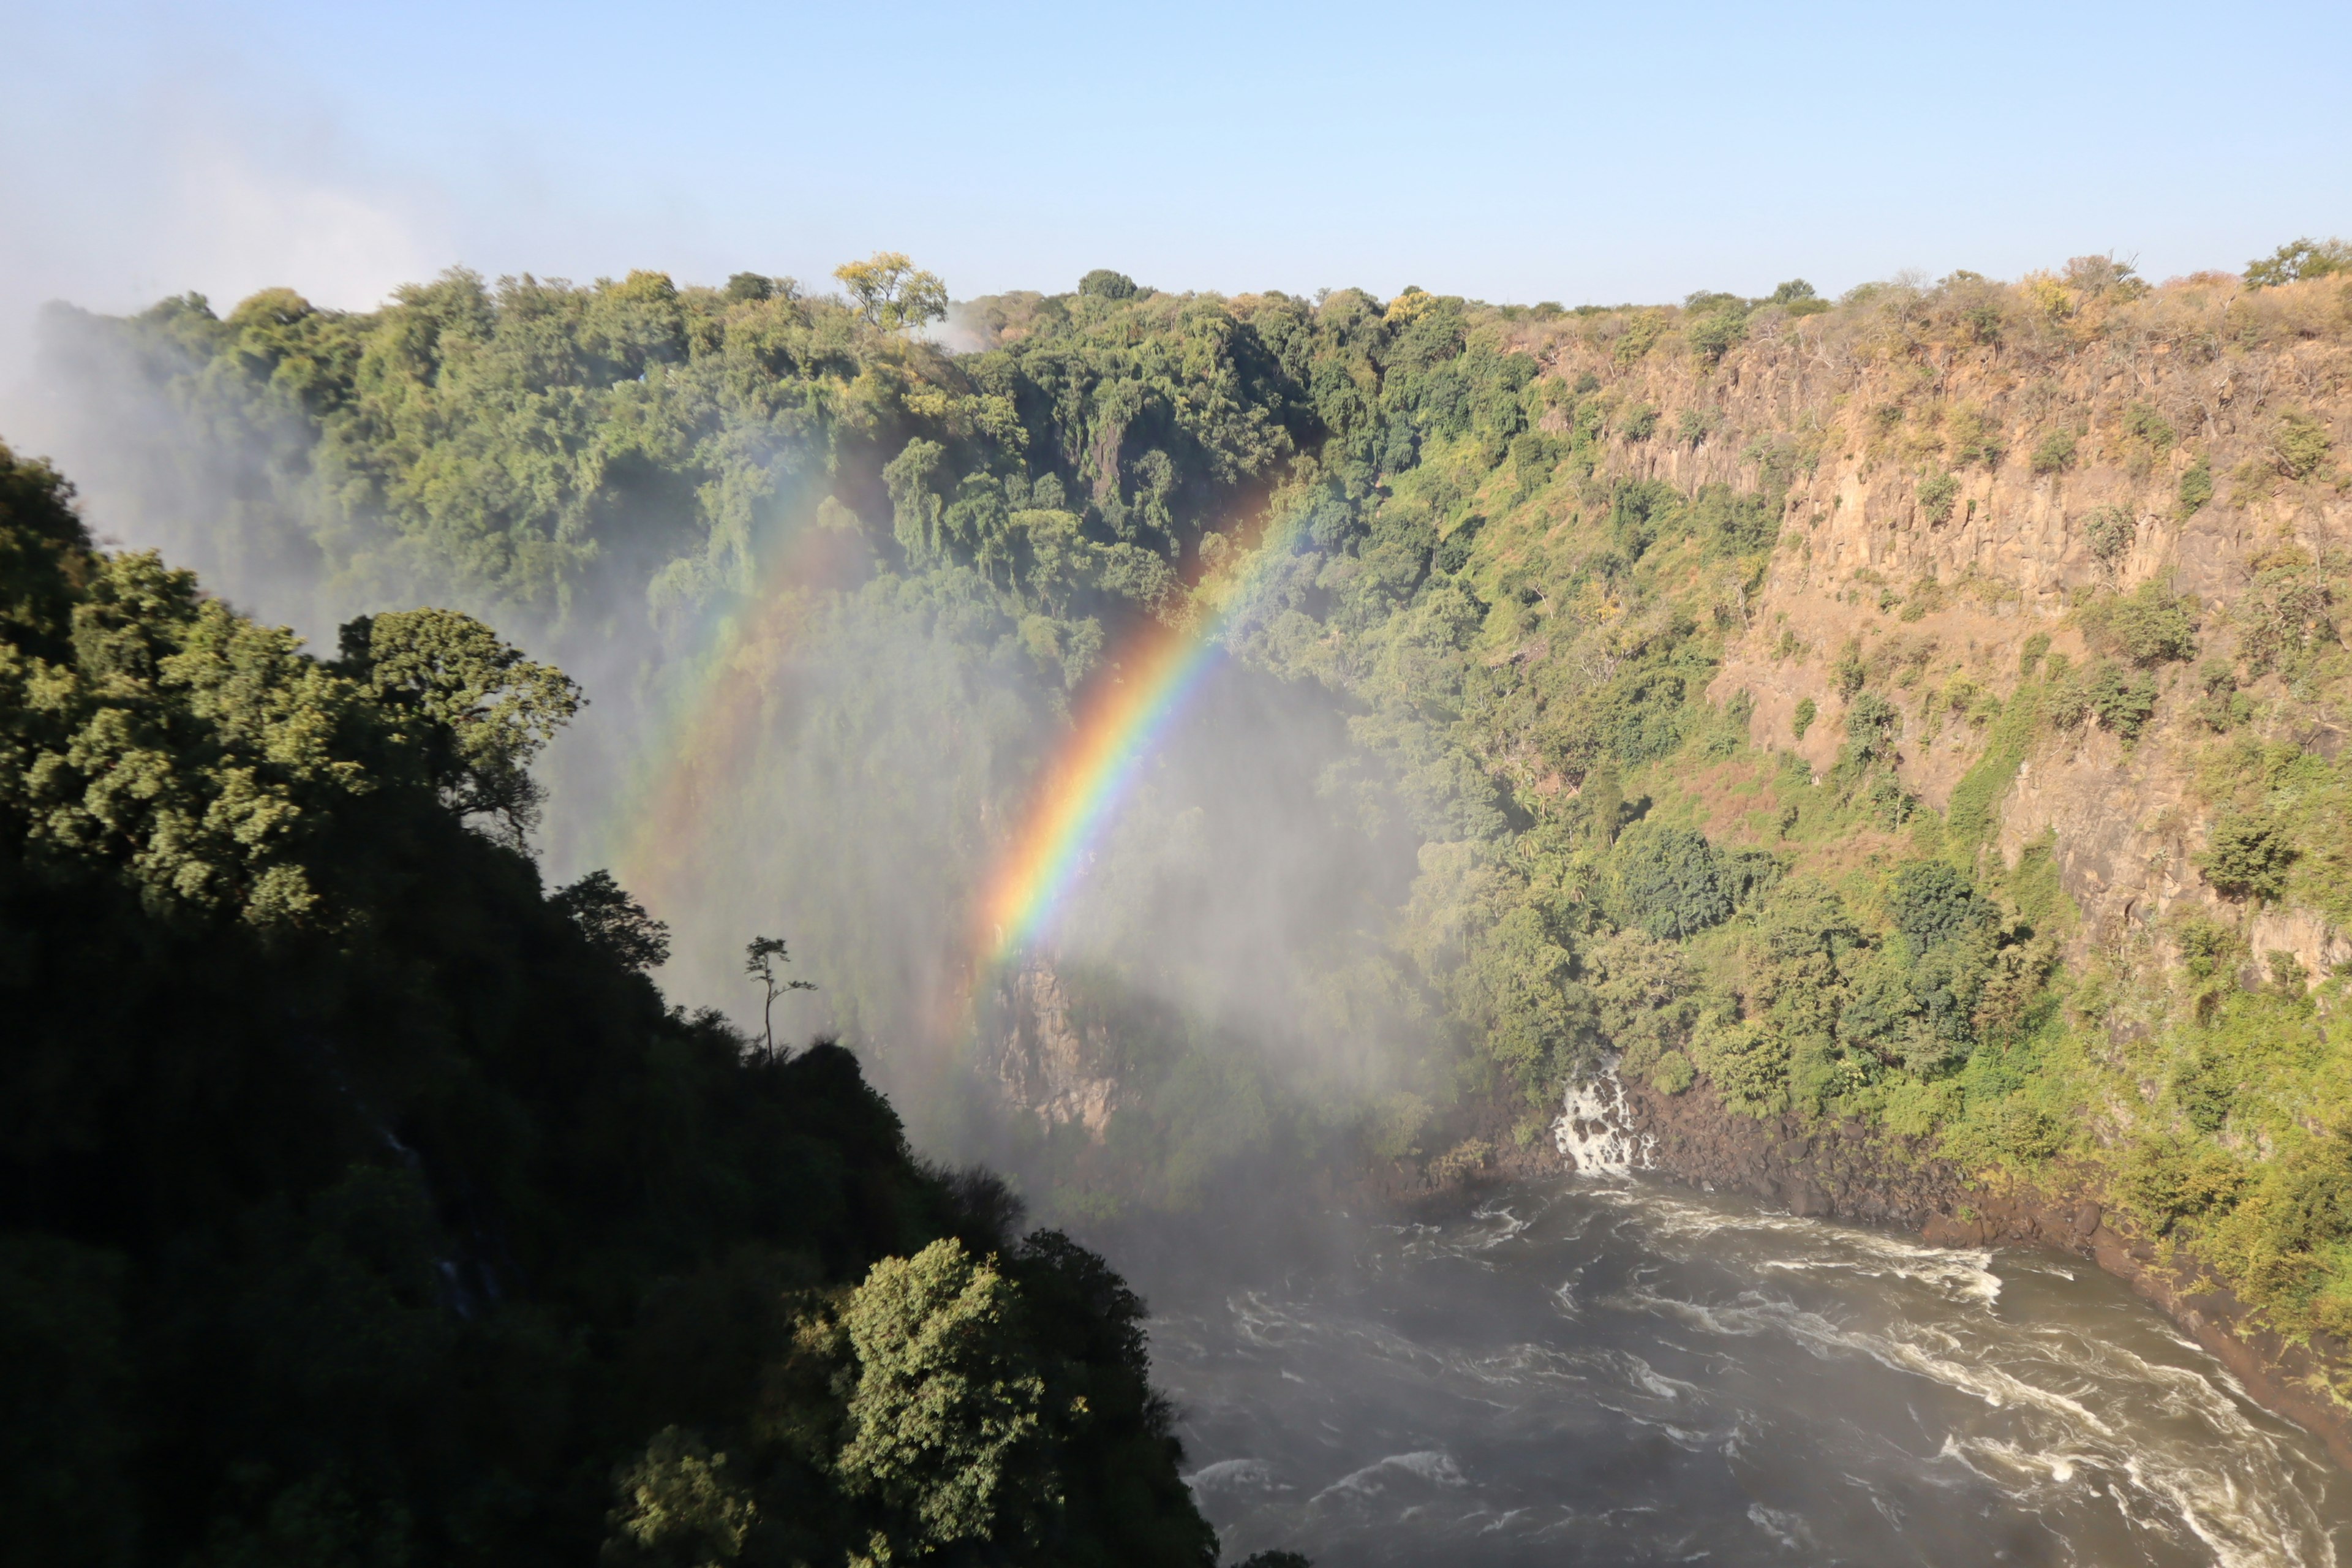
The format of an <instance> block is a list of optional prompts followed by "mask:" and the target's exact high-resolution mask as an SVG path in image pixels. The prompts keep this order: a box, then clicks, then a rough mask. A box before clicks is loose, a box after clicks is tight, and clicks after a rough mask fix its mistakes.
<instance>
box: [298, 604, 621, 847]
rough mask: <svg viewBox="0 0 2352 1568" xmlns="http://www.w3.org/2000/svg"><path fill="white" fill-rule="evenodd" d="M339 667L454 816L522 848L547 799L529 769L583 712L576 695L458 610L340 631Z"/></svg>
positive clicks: (407, 613)
mask: <svg viewBox="0 0 2352 1568" xmlns="http://www.w3.org/2000/svg"><path fill="white" fill-rule="evenodd" d="M340 640H341V654H342V657H341V659H340V660H339V661H338V663H337V665H336V667H335V668H337V669H338V670H340V671H341V673H342V674H344V675H347V676H349V677H350V678H351V679H352V680H353V681H355V682H356V683H357V684H358V686H359V689H361V691H362V692H363V693H365V694H366V695H367V696H368V697H369V698H370V699H372V700H373V701H375V702H376V703H377V704H378V705H379V706H380V707H381V708H383V710H385V711H387V712H389V713H393V714H395V715H397V716H398V722H400V724H401V725H402V733H403V734H404V736H405V737H407V738H410V739H413V740H414V741H415V742H417V743H418V744H419V745H420V746H421V748H422V750H423V754H424V757H425V766H426V769H427V771H428V773H429V775H430V777H431V780H432V782H433V784H434V785H435V786H436V788H438V789H439V790H440V791H441V794H442V798H443V799H444V800H446V802H447V803H448V805H449V806H450V808H451V809H452V810H454V811H456V812H457V813H458V814H459V815H460V816H487V817H488V818H489V819H490V826H491V827H492V831H493V832H494V833H495V834H496V835H497V836H498V837H501V838H503V839H505V840H506V841H507V842H509V843H512V844H518V845H519V844H520V843H522V842H523V840H524V838H525V837H526V836H527V835H528V834H529V833H530V830H531V829H532V828H534V827H536V826H538V825H539V814H540V805H541V800H542V799H543V798H544V795H545V791H544V790H542V789H541V786H540V784H539V783H538V781H537V780H535V779H533V778H532V777H531V774H530V763H531V761H532V759H533V758H535V757H537V756H538V754H539V752H540V751H541V748H542V747H544V746H545V745H546V744H547V742H549V741H551V740H552V739H553V738H554V737H555V733H556V731H558V730H560V729H562V727H563V725H564V723H565V722H566V721H568V720H570V719H571V717H572V715H573V714H574V713H576V712H578V711H579V710H580V701H581V698H580V688H579V687H578V686H577V685H576V684H575V683H574V682H573V681H572V679H571V677H569V676H567V675H565V674H564V673H563V672H562V670H560V669H558V668H555V667H554V666H553V665H551V664H541V663H538V662H536V661H534V660H531V659H529V658H524V657H523V655H522V653H521V652H520V650H518V649H516V648H514V647H509V645H508V644H507V643H506V642H505V641H503V640H502V639H501V638H500V637H499V635H498V634H497V633H496V632H494V631H492V630H491V629H490V628H489V627H488V626H484V625H483V624H482V623H481V622H479V621H478V620H476V619H474V617H473V616H466V615H460V614H458V613H457V612H456V611H454V610H429V609H428V610H394V611H387V612H385V613H384V614H382V615H376V616H360V617H359V618H358V619H357V620H354V621H352V622H351V623H350V624H348V625H347V626H344V627H343V628H342V633H341V639H340Z"/></svg>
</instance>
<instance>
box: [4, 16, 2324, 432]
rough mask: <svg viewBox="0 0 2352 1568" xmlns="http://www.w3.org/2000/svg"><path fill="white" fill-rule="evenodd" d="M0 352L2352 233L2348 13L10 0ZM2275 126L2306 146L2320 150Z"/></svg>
mask: <svg viewBox="0 0 2352 1568" xmlns="http://www.w3.org/2000/svg"><path fill="white" fill-rule="evenodd" d="M0 14H5V18H6V26H7V30H8V34H9V37H10V47H9V49H8V51H7V58H6V60H5V63H0V210H5V212H6V213H7V214H8V221H6V222H5V224H0V385H10V384H16V383H18V382H19V381H20V380H21V376H22V372H23V369H24V364H25V360H26V354H27V352H28V349H29V342H30V324H29V321H30V316H31V313H32V310H34V309H35V308H36V307H37V305H38V304H39V303H40V302H41V301H43V300H49V299H58V298H62V299H67V300H72V301H74V302H76V303H79V304H82V305H85V306H88V307H90V308H94V309H100V310H124V309H129V308H133V307H137V306H140V305H143V304H145V303H148V302H151V301H152V300H154V299H155V298H157V297H159V296H161V295H163V294H166V293H175V292H179V291H181V290H184V289H199V290H202V291H204V292H205V293H207V294H208V295H210V296H211V297H212V298H213V299H214V300H215V302H216V303H218V304H220V305H222V306H223V307H226V305H227V304H228V303H230V302H233V301H234V300H236V299H237V298H239V297H241V296H243V295H244V294H246V293H247V292H249V291H251V290H252V289H256V288H258V287H262V286H264V285H271V284H279V283H284V284H289V285H291V286H293V287H295V288H297V289H300V290H302V291H303V292H304V293H306V294H308V295H310V296H311V297H312V298H314V299H316V300H319V301H320V302H322V303H327V304H332V305H336V306H342V307H352V308H359V307H366V306H369V305H372V304H373V303H374V302H375V301H376V300H379V299H380V298H381V297H382V296H383V293H384V291H385V290H386V289H389V288H390V287H392V286H394V285H395V284H397V283H399V282H402V281H404V280H408V279H418V278H424V277H429V276H431V275H432V274H433V273H435V272H436V271H438V270H440V269H441V268H444V267H446V266H449V265H452V264H455V263H463V264H465V265H468V266H471V267H474V268H478V269H480V270H481V271H483V272H485V273H487V274H489V275H492V276H496V275H498V274H499V273H502V272H509V271H522V270H531V271H536V272H538V273H540V274H541V275H549V274H554V275H568V276H572V277H578V278H583V279H584V278H588V277H593V276H596V275H599V274H608V273H609V274H613V275H618V274H620V273H621V272H624V271H625V270H626V269H628V268H632V267H651V268H667V269H669V270H671V271H673V272H674V273H676V274H677V275H678V276H679V277H681V278H699V279H717V278H723V277H724V276H726V275H727V274H728V273H729V272H730V271H733V270H735V269H738V268H755V269H758V270H761V271H766V272H772V273H779V274H792V275H795V276H799V277H802V278H804V279H824V277H825V276H826V275H827V273H828V272H829V271H830V269H831V268H832V267H833V266H834V265H835V263H837V262H838V261H840V260H841V259H843V258H845V257H849V256H856V255H863V254H865V253H866V252H868V251H870V250H872V249H875V248H877V247H891V248H897V249H903V250H906V251H908V252H910V253H912V254H913V255H915V256H916V257H917V258H919V259H920V260H921V261H922V262H923V263H924V264H926V265H928V266H929V267H932V268H936V269H937V270H939V271H940V273H941V274H942V275H943V276H944V277H945V278H946V279H948V282H949V284H950V288H951V289H953V290H954V291H955V293H956V294H957V295H958V296H959V297H965V298H968V297H971V296H972V295H976V294H981V293H985V292H989V291H992V290H996V289H1006V288H1015V287H1019V288H1038V287H1045V288H1051V287H1056V286H1060V287H1066V286H1067V284H1068V281H1069V280H1070V279H1076V277H1077V276H1078V274H1079V273H1081V272H1083V271H1084V270H1085V269H1087V268H1090V267H1094V266H1100V265H1109V266H1116V267H1118V268H1122V269H1124V270H1126V271H1128V272H1129V273H1131V274H1133V275H1134V276H1136V277H1138V278H1139V279H1144V280H1146V281H1149V282H1155V283H1158V284H1160V286H1163V287H1171V288H1208V289H1225V290H1239V289H1257V288H1267V287H1279V288H1284V289H1292V290H1296V291H1301V292H1307V291H1311V290H1313V289H1316V288H1318V287H1330V286H1344V285H1350V284H1354V285H1361V286H1363V287H1366V288H1370V289H1374V290H1376V291H1380V292H1381V293H1384V294H1385V293H1388V292H1391V291H1393V290H1395V289H1399V288H1401V287H1402V286H1403V285H1405V284H1406V283H1420V284H1423V285H1424V286H1427V287H1432V288H1442V289H1445V290H1447V291H1459V292H1463V293H1466V294H1469V295H1472V296H1474V297H1481V298H1486V299H1491V300H1498V301H1507V300H1517V301H1520V302H1527V303H1532V302H1534V301H1537V300H1547V299H1552V300H1560V301H1562V302H1564V303H1568V304H1575V303H1578V302H1580V301H1587V300H1591V301H1611V300H1625V299H1643V300H1663V299H1673V298H1679V297H1680V296H1681V295H1683V294H1684V293H1685V292H1687V291H1688V290H1690V289H1698V288H1711V289H1733V290H1736V291H1747V292H1760V291H1763V290H1766V289H1769V288H1770V287H1771V286H1772V285H1773V284H1774V282H1776V281H1777V280H1778V279H1782V278H1785V277H1790V276H1794V275H1800V274H1801V275H1803V276H1806V277H1808V278H1811V279H1812V280H1813V282H1815V283H1816V284H1817V285H1818V286H1820V287H1821V288H1822V289H1823V290H1824V291H1827V292H1835V291H1836V290H1838V289H1843V288H1844V287H1847V286H1850V285H1852V284H1853V283H1855V282H1858V281H1861V280H1864V279H1869V278H1874V277H1880V276H1885V275H1887V274H1889V273H1891V272H1894V271H1895V270H1897V269H1899V268H1906V267H1917V268H1923V269H1925V270H1927V271H1928V272H1930V273H1940V272H1943V271H1947V270H1949V269H1951V268H1956V267H1969V268H1976V269H1978V270H1980V271H1985V272H1988V273H1991V274H1993V275H1996V276H2014V275H2015V274H2017V273H2018V272H2020V271H2021V270H2023V269H2025V268H2030V267H2033V266H2040V265H2047V264H2051V263H2053V262H2054V261H2057V260H2061V259H2063V258H2065V257H2067V256H2070V255H2074V254H2079V253H2082V252H2084V251H2091V250H2107V249H2111V248H2112V249H2114V250H2116V251H2117V252H2118V253H2120V254H2124V255H2126V256H2137V258H2138V260H2139V266H2140V269H2141V271H2142V272H2143V273H2145V274H2147V275H2148V276H2151V277H2158V278H2161V277H2164V276H2166V275H2167V274H2168V273H2173V272H2179V271H2186V270H2190V269H2194V268H2200V267H2210V266H2230V267H2234V266H2237V265H2240V264H2242V262H2243V261H2244V259H2245V258H2247V257H2249V256H2252V255H2257V254H2261V253H2263V252H2265V251H2267V250H2268V249H2270V248H2271V247H2274V246H2276V245H2277V244H2279V243H2280V242H2281V241H2283V240H2285V239H2288V238H2292V237H2294V236H2295V235H2298V234H2302V233H2305V232H2316V233H2323V234H2324V233H2327V232H2331V231H2333V230H2336V229H2341V228H2345V227H2347V226H2352V222H2347V214H2346V205H2347V202H2346V195H2345V191H2344V187H2343V185H2342V183H2341V181H2340V179H2338V178H2337V177H2336V175H2337V174H2338V172H2340V170H2341V169H2342V168H2343V167H2344V164H2345V155H2346V153H2347V151H2352V137H2348V136H2347V132H2348V131H2352V100H2347V97H2346V95H2345V94H2344V93H2343V92H2342V91H2341V90H2340V83H2339V82H2338V81H2337V80H2336V69H2337V66H2336V62H2338V61H2340V60H2341V58H2343V53H2344V48H2345V46H2346V45H2347V42H2352V37H2347V34H2352V26H2347V19H2346V13H2345V12H2344V10H2343V9H2342V8H2341V7H2339V6H2331V5H2316V4H2312V5H2286V6H2282V7H2274V8H2272V9H2270V10H2268V11H2266V12H2265V13H2264V14H2263V17H2262V19H2261V21H2260V22H2259V24H2244V23H2241V22H2238V21H2236V20H2233V19H2231V18H2230V17H2229V16H2225V15H2224V14H2222V13H2218V12H2215V11H2213V10H2211V9H2210V8H2207V7H2200V8H2196V9H2191V8H2189V7H2186V6H2150V7H2141V8H2137V9H2135V10H2133V11H2132V12H2130V13H2129V14H2127V15H2119V14H2116V13H2115V12H2113V11H2111V10H2109V9H2107V8H2104V7H2074V8H2066V7H2050V6H2040V5H2037V6H2024V5H1987V6H1977V7H1971V8H1967V9H1954V8H1929V7H1908V6H1836V5H1813V6H1775V7H1763V6H1744V7H1726V6H1696V7H1671V8H1670V7H1645V6H1631V5H1614V6H1558V7H1545V6H1538V5H1512V4H1495V3H1486V4H1476V5H1465V6H1456V7H1448V8H1446V9H1445V10H1444V12H1443V13H1439V12H1436V11H1432V10H1429V9H1426V8H1423V7H1411V6H1403V5H1388V4H1365V5H1348V6H1339V5H1294V6H1287V7H1283V8H1280V9H1279V10H1274V9H1270V8H1266V7H1261V6H1250V5H1231V4H1223V3H1217V0H1212V3H1210V4H1206V5H1186V6H1181V7H1173V6H1092V5H1068V4H1038V5H1017V6H993V7H985V8H983V7H966V6H950V5H928V4H899V5H857V6H849V5H774V6H764V7H749V6H744V7H730V6H719V5H680V6H671V7H666V8H663V9H660V10H658V11H654V10H646V9H644V8H641V7H622V6H618V5H609V4H581V5H565V6H553V5H502V6H498V7H494V8H487V9H486V8H483V7H479V6H470V5H450V4H446V3H441V0H431V3H425V4H413V5H402V6H390V5H373V4H354V5H341V6H300V5H291V4H270V3H257V4H247V5H223V4H199V5H175V6H163V5H139V4H128V5H126V4H99V5H88V4H84V5H61V4H56V3H54V0H15V3H12V4H11V5H7V6H5V8H0ZM2281 149H2294V150H2296V151H2295V153H2294V156H2281V155H2280V150H2281Z"/></svg>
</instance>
